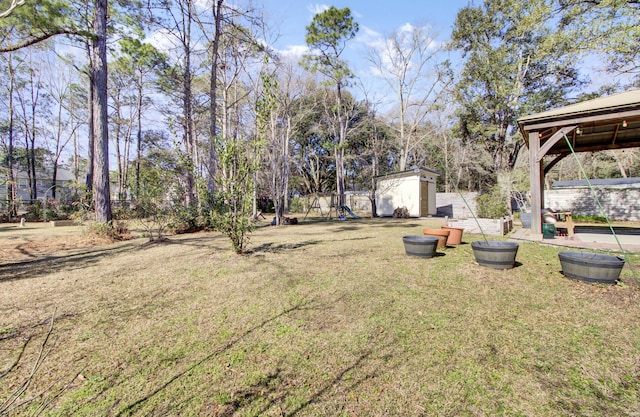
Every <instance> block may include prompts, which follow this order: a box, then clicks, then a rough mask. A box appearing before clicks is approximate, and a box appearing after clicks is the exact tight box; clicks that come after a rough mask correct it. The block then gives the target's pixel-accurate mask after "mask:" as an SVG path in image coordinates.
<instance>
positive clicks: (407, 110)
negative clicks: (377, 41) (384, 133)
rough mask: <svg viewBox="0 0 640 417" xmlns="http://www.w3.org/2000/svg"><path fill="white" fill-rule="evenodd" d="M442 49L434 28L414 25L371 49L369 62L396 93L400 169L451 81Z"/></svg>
mask: <svg viewBox="0 0 640 417" xmlns="http://www.w3.org/2000/svg"><path fill="white" fill-rule="evenodd" d="M443 51H444V47H443V46H442V44H440V43H438V42H437V41H436V33H435V32H433V30H432V29H431V28H429V27H424V26H412V25H405V26H403V27H402V28H400V29H399V30H397V31H396V32H394V33H392V34H391V35H390V36H389V37H388V38H387V39H385V41H384V42H383V43H382V44H381V45H377V46H376V47H373V48H371V49H370V52H369V55H368V60H369V62H370V63H371V64H372V65H373V67H374V69H375V73H376V74H377V76H379V77H380V78H382V79H383V80H384V81H385V82H386V84H387V85H388V86H389V89H390V90H391V91H393V93H394V95H395V103H394V104H395V106H396V107H395V108H394V110H392V112H391V124H392V127H393V128H394V130H395V131H396V133H397V135H398V142H399V150H400V158H399V163H398V169H399V170H400V171H404V170H405V169H407V165H408V163H409V159H410V157H411V154H412V153H413V152H414V150H415V148H416V147H417V146H418V145H419V143H420V142H421V140H423V139H424V135H421V133H420V131H421V127H422V126H423V125H424V124H425V122H426V121H427V120H428V116H429V114H430V112H431V111H432V110H433V109H434V108H435V106H436V105H437V103H438V100H439V98H440V95H441V93H442V91H443V89H444V87H445V86H446V84H447V83H448V82H450V78H448V77H446V76H445V74H446V73H445V68H443V67H442V66H441V62H442V58H443Z"/></svg>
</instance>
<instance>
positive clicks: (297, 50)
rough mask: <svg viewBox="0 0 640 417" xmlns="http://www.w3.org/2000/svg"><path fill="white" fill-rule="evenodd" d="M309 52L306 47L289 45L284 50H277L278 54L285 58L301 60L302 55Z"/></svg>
mask: <svg viewBox="0 0 640 417" xmlns="http://www.w3.org/2000/svg"><path fill="white" fill-rule="evenodd" d="M307 52H309V47H308V46H307V45H289V46H287V48H286V49H282V50H279V51H278V53H279V54H280V55H282V56H283V57H285V58H295V59H299V58H302V55H304V54H306V53H307Z"/></svg>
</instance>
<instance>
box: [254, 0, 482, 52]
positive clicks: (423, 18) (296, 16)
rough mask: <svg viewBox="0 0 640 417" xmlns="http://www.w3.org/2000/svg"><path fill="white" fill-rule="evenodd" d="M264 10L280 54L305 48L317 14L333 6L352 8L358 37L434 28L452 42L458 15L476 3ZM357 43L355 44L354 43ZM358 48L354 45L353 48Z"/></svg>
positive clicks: (279, 4)
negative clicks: (275, 33) (409, 28)
mask: <svg viewBox="0 0 640 417" xmlns="http://www.w3.org/2000/svg"><path fill="white" fill-rule="evenodd" d="M262 1H263V4H264V8H265V10H266V11H267V13H268V14H269V16H268V19H270V20H271V21H272V22H273V24H274V25H275V26H278V28H279V32H280V38H279V39H278V40H277V42H276V43H275V46H276V48H277V49H278V50H281V51H293V50H300V49H301V48H303V47H304V46H305V41H304V37H305V32H306V26H307V25H308V24H309V23H310V22H311V19H312V18H313V16H314V14H315V13H318V12H320V11H322V10H323V8H326V7H329V6H335V7H336V8H339V9H340V8H344V7H349V9H351V14H352V16H353V17H354V18H355V20H356V22H358V25H359V26H360V31H359V34H358V36H359V37H361V38H362V37H364V36H372V34H377V35H378V36H382V37H386V36H387V35H389V34H390V33H392V32H393V31H395V30H397V29H399V28H400V27H402V26H403V25H406V24H411V25H414V26H431V27H433V29H434V30H435V32H437V33H438V34H439V36H438V39H439V40H441V41H445V40H447V39H448V38H449V35H450V33H451V27H452V26H453V23H454V21H455V17H456V14H457V13H458V11H459V10H460V9H461V8H463V7H465V6H467V5H468V4H469V3H470V2H471V1H472V0H442V1H439V0H390V1H389V0H387V1H372V0H347V1H343V0H336V1H332V2H328V3H323V2H308V1H300V0H262ZM354 43H355V42H354ZM356 47H357V46H356V45H354V46H353V48H356Z"/></svg>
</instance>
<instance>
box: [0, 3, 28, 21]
mask: <svg viewBox="0 0 640 417" xmlns="http://www.w3.org/2000/svg"><path fill="white" fill-rule="evenodd" d="M24 2H25V0H11V5H10V6H9V8H8V9H7V10H5V11H4V12H2V13H0V19H2V18H4V17H7V16H9V15H10V14H11V12H13V10H14V9H15V8H16V7H18V6H21V5H23V4H24Z"/></svg>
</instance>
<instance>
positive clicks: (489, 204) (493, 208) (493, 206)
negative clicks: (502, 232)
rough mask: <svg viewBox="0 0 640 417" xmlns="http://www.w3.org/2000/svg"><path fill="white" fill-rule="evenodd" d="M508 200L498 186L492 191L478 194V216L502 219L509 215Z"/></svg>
mask: <svg viewBox="0 0 640 417" xmlns="http://www.w3.org/2000/svg"><path fill="white" fill-rule="evenodd" d="M508 201H509V200H508V199H507V197H506V196H504V195H503V194H502V193H501V192H500V190H499V189H498V188H497V187H495V188H493V189H492V190H491V192H490V193H487V194H481V195H479V196H477V197H476V204H477V207H478V217H482V218H488V219H500V218H502V217H504V216H507V215H509V207H508V205H507V202H508Z"/></svg>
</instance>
